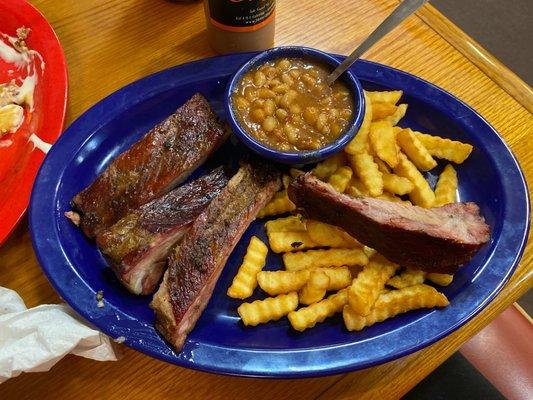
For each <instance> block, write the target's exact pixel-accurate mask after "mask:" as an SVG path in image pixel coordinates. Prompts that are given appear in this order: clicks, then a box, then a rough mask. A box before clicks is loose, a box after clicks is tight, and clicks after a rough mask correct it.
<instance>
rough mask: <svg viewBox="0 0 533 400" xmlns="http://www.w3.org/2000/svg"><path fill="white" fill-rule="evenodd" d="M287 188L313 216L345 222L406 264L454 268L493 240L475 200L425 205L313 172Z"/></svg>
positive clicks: (439, 269) (359, 236) (338, 223)
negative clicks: (348, 190)
mask: <svg viewBox="0 0 533 400" xmlns="http://www.w3.org/2000/svg"><path fill="white" fill-rule="evenodd" d="M288 192H289V198H290V199H291V200H292V201H293V202H294V203H295V204H296V206H297V207H298V208H299V209H301V210H303V212H304V214H306V215H307V216H308V217H309V218H313V219H316V220H318V221H322V222H326V223H328V224H332V225H336V226H339V227H341V228H343V229H344V230H346V231H347V232H348V233H349V234H350V235H352V236H353V237H355V238H356V239H357V240H358V241H360V242H361V243H363V244H365V245H366V246H369V247H371V248H373V249H375V250H377V251H379V252H380V253H381V254H383V255H384V256H385V257H386V258H388V259H389V260H390V261H393V262H395V263H398V264H400V265H402V266H404V267H410V268H415V269H420V270H423V271H428V272H439V273H447V274H453V273H454V272H455V271H456V270H457V268H458V267H459V266H460V265H462V264H464V263H466V262H468V261H469V260H470V259H471V258H472V257H473V256H474V254H475V253H476V252H477V251H478V250H479V249H480V248H481V247H482V246H483V245H484V244H485V243H487V242H488V241H489V240H490V227H489V226H488V225H487V224H486V223H485V220H484V219H483V217H482V216H481V215H480V213H479V207H478V206H477V205H476V204H475V203H452V204H448V205H445V206H442V207H437V208H431V209H426V208H421V207H417V206H412V205H407V204H402V203H393V202H390V201H385V200H380V199H375V198H371V197H355V198H354V197H350V196H347V195H345V194H342V193H339V192H337V191H336V190H335V189H333V188H332V187H331V186H330V185H328V184H326V183H324V182H322V181H320V180H318V179H317V178H316V177H314V176H313V175H311V174H309V173H308V174H305V175H301V176H299V177H298V178H297V179H295V180H294V181H293V182H292V183H291V184H290V186H289V189H288Z"/></svg>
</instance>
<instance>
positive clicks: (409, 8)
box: [326, 0, 428, 85]
mask: <svg viewBox="0 0 533 400" xmlns="http://www.w3.org/2000/svg"><path fill="white" fill-rule="evenodd" d="M426 1H428V0H404V1H402V3H401V4H400V5H399V6H398V7H396V8H395V9H394V11H393V12H392V13H391V14H390V15H389V16H388V17H387V18H385V20H384V21H383V22H382V23H381V24H380V25H379V26H378V27H377V28H376V29H375V30H374V31H373V32H372V33H371V34H370V35H369V36H368V37H367V38H366V39H365V40H364V41H363V43H361V44H360V45H359V46H358V47H357V48H356V49H355V50H354V51H353V52H352V54H350V55H349V56H348V57H346V59H345V60H344V61H343V62H342V64H340V65H339V66H338V67H337V68H335V70H334V71H333V72H332V73H331V74H329V76H328V77H327V79H326V82H327V84H328V85H331V84H332V83H333V82H335V80H336V79H337V78H338V77H339V76H340V75H341V74H342V73H343V72H344V71H346V70H347V69H348V68H349V67H350V65H352V64H353V63H354V62H355V60H357V59H358V58H359V57H361V56H362V55H363V53H364V52H365V51H367V50H368V49H369V48H371V47H372V46H373V45H374V44H375V43H376V42H377V41H378V40H380V39H381V38H382V37H383V36H385V35H386V34H387V33H389V32H390V31H392V30H393V29H394V28H396V26H398V25H399V24H400V23H401V22H402V21H403V20H404V19H406V18H407V17H408V16H410V15H411V14H412V13H414V12H415V11H416V10H418V8H420V7H421V6H422V5H423V4H424V3H425V2H426Z"/></svg>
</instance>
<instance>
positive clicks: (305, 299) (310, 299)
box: [298, 269, 329, 305]
mask: <svg viewBox="0 0 533 400" xmlns="http://www.w3.org/2000/svg"><path fill="white" fill-rule="evenodd" d="M328 286H329V276H328V275H327V274H326V273H325V272H324V271H323V270H321V269H315V270H312V271H311V273H310V275H309V279H308V280H307V283H306V284H305V285H304V287H303V288H302V289H301V290H300V293H299V294H298V296H299V298H300V303H301V304H305V305H309V304H313V303H316V302H318V301H320V300H322V299H323V298H324V296H325V295H326V290H327V289H328Z"/></svg>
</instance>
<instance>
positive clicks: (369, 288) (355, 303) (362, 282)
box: [348, 254, 399, 315]
mask: <svg viewBox="0 0 533 400" xmlns="http://www.w3.org/2000/svg"><path fill="white" fill-rule="evenodd" d="M398 268H399V266H398V265H397V264H394V263H392V262H390V261H389V260H387V259H386V258H385V257H383V256H381V255H379V254H376V255H375V256H374V257H372V259H371V260H370V262H369V263H368V264H367V265H365V267H364V268H363V270H362V271H361V273H360V274H359V275H357V278H355V279H354V280H353V282H352V284H351V286H350V287H349V289H348V304H350V307H351V308H352V310H353V311H354V312H355V313H357V314H359V315H368V314H369V313H370V310H371V309H372V306H373V305H374V303H375V302H376V300H377V298H378V296H379V293H380V291H381V290H382V289H383V288H384V287H385V282H387V281H388V280H389V279H390V277H391V276H393V275H394V273H395V272H396V270H397V269H398Z"/></svg>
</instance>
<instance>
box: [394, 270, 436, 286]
mask: <svg viewBox="0 0 533 400" xmlns="http://www.w3.org/2000/svg"><path fill="white" fill-rule="evenodd" d="M425 277H426V273H425V272H424V271H420V270H413V269H408V270H406V271H404V272H402V273H401V274H400V275H396V276H393V277H392V278H390V279H389V280H388V281H387V285H388V286H392V287H394V288H396V289H403V288H406V287H408V286H414V285H420V284H421V283H424V279H425Z"/></svg>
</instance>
